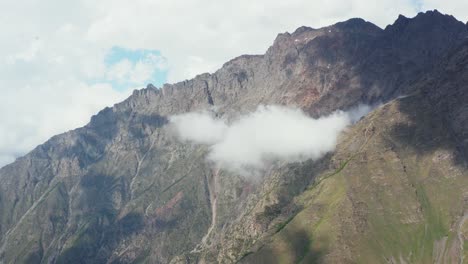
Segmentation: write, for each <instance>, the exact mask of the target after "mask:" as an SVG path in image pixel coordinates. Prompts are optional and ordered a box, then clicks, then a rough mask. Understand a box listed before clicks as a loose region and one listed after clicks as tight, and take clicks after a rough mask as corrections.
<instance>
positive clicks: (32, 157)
mask: <svg viewBox="0 0 468 264" xmlns="http://www.w3.org/2000/svg"><path fill="white" fill-rule="evenodd" d="M467 38H468V27H467V25H465V24H464V23H462V22H459V21H457V20H456V19H455V18H453V17H451V16H447V15H442V14H440V13H439V12H437V11H428V12H426V13H420V14H418V15H417V16H416V17H414V18H405V17H403V16H400V17H399V18H398V19H397V20H396V21H395V23H394V24H393V25H390V26H388V27H386V28H385V29H380V28H378V27H377V26H375V25H373V24H371V23H369V22H366V21H364V20H362V19H351V20H348V21H345V22H341V23H337V24H335V25H332V26H329V27H325V28H320V29H312V28H307V27H301V28H299V29H297V30H296V31H295V32H293V33H291V34H290V33H284V34H279V35H278V37H277V38H276V40H275V41H274V43H273V45H272V46H271V47H270V48H269V49H268V50H267V52H266V53H265V54H264V55H244V56H240V57H238V58H235V59H233V60H231V61H229V62H227V63H226V64H224V65H223V67H222V68H221V69H219V70H218V71H217V72H215V73H213V74H202V75H199V76H197V77H195V78H194V79H192V80H187V81H184V82H181V83H176V84H172V85H169V84H167V85H164V87H162V88H161V89H157V88H155V87H153V86H151V85H149V86H148V87H147V88H146V89H142V90H138V91H135V92H134V93H133V95H132V96H131V97H129V98H128V99H127V100H125V101H124V102H122V103H119V104H116V105H115V106H114V107H112V108H106V109H104V110H102V111H101V112H100V113H99V114H97V115H96V116H93V117H92V119H91V122H90V123H89V124H88V125H86V126H85V127H83V128H79V129H76V130H73V131H70V132H68V133H65V134H61V135H58V136H55V137H53V138H51V139H50V140H49V141H47V142H46V143H44V144H43V145H40V146H38V147H37V148H36V149H34V150H33V151H32V152H31V153H29V154H27V155H26V156H24V157H21V158H19V159H18V160H16V161H15V162H14V163H12V164H10V165H7V166H5V167H3V168H2V169H0V240H1V247H0V263H236V262H240V263H311V262H312V263H313V262H320V263H322V262H323V263H355V262H357V263H428V262H433V263H463V262H464V261H467V259H468V250H467V249H468V242H467V240H468V221H466V220H467V219H468V169H467V161H468V160H467V155H468V107H467V103H466V102H468V87H467V86H468V42H467V40H468V39H467ZM358 103H369V104H375V103H383V105H381V106H380V107H378V108H377V109H375V110H374V111H373V112H371V113H369V114H368V115H367V116H366V117H364V118H363V119H361V120H360V121H359V122H358V123H357V124H355V125H353V126H352V127H350V128H349V129H348V130H347V131H346V132H345V133H344V134H343V135H342V136H341V137H340V139H339V144H338V146H337V148H336V151H335V152H334V153H330V154H329V155H327V156H325V157H324V158H322V159H320V160H318V161H312V160H308V161H304V162H295V163H281V164H276V165H274V166H271V167H270V168H268V169H267V170H266V171H265V173H264V175H263V177H262V178H261V180H259V181H254V182H252V181H250V180H247V179H245V178H244V177H241V176H239V175H236V174H235V173H232V172H229V171H225V170H223V169H219V168H216V167H214V166H213V165H212V164H210V163H208V162H206V154H207V152H208V149H207V147H206V146H202V145H194V144H190V143H183V142H180V141H178V140H177V139H176V138H175V137H174V136H173V133H172V132H171V131H170V129H169V128H168V125H167V124H168V118H169V117H170V116H171V115H174V114H179V113H185V112H189V111H194V110H202V109H208V108H212V107H215V108H216V111H217V114H218V115H219V116H224V117H226V118H227V119H232V118H235V117H236V116H238V115H239V114H241V113H246V112H250V111H253V110H254V109H256V108H257V106H258V105H260V104H280V105H287V106H295V107H300V108H302V109H303V110H304V111H306V112H307V113H309V114H310V115H311V116H315V117H318V116H321V115H324V114H329V113H331V112H333V111H334V110H337V109H348V108H350V107H352V106H355V105H357V104H358Z"/></svg>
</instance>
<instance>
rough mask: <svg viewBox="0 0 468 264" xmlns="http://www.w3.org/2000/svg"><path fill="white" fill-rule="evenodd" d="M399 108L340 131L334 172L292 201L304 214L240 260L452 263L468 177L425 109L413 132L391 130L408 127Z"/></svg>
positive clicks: (386, 108)
mask: <svg viewBox="0 0 468 264" xmlns="http://www.w3.org/2000/svg"><path fill="white" fill-rule="evenodd" d="M410 100H411V99H408V103H411V101H410ZM400 103H401V102H392V103H390V104H388V105H385V106H383V107H382V108H380V109H379V110H377V111H376V112H374V113H372V114H371V115H370V116H369V117H367V118H366V119H364V120H362V121H361V122H360V123H358V124H357V125H356V126H355V127H353V129H351V130H350V131H348V132H347V133H346V135H345V136H344V137H343V139H342V141H341V143H340V144H339V147H338V149H337V153H336V154H335V155H334V157H333V159H334V162H332V163H334V167H335V169H334V170H331V171H328V172H325V173H323V176H322V177H321V178H320V177H319V178H318V181H317V182H318V184H316V185H315V186H313V187H312V188H309V189H308V190H307V191H305V192H304V193H303V194H302V195H300V196H299V197H297V199H296V203H297V204H299V205H302V206H303V207H304V209H303V210H302V211H301V212H300V213H298V214H297V215H296V216H295V217H294V218H293V219H292V220H290V221H289V222H287V223H285V225H284V226H282V228H281V229H280V230H279V232H277V233H276V234H275V235H274V236H273V237H272V238H270V240H269V241H265V242H264V243H265V245H264V246H263V247H261V248H260V250H258V251H257V252H253V253H251V254H250V255H248V256H247V257H245V258H244V259H243V260H242V262H248V263H257V262H260V261H268V263H316V262H327V263H386V262H388V261H396V262H400V261H401V260H403V261H406V262H407V263H432V262H433V259H434V258H435V256H437V255H440V256H441V257H439V260H440V262H441V263H451V262H452V261H457V260H458V253H457V252H456V251H455V252H454V250H453V248H456V247H457V245H456V241H457V239H458V238H457V234H456V232H457V231H456V230H455V229H456V228H454V226H456V222H457V220H458V219H459V218H460V215H461V214H463V210H464V208H463V206H464V202H463V193H465V192H466V191H467V187H466V186H468V180H467V179H468V175H467V173H466V170H464V169H463V168H461V167H460V165H457V164H455V163H454V159H453V155H452V154H451V153H453V149H452V148H451V146H452V145H453V142H451V141H450V140H449V139H450V135H448V134H447V132H446V131H445V129H444V127H443V125H442V124H437V123H436V124H434V121H433V120H434V118H433V117H432V116H430V115H431V112H430V111H426V110H427V109H430V107H428V108H424V107H423V108H422V109H415V111H420V113H419V114H418V115H417V119H418V126H419V127H420V128H419V129H413V130H411V129H407V130H405V129H395V127H398V126H399V125H401V124H409V123H411V120H409V119H408V116H407V114H405V113H402V112H401V111H400ZM403 103H406V102H403ZM384 121H385V122H384ZM436 121H437V120H436ZM402 131H403V132H402ZM366 142H367V144H366ZM420 144H422V145H420ZM424 144H426V145H427V146H431V148H425V146H424ZM432 146H437V147H432ZM420 149H424V150H425V151H419V150H420ZM444 238H446V240H447V242H446V243H445V244H444V243H442V242H441V241H443V240H444ZM465 244H466V243H465ZM464 248H465V251H466V245H465V247H464Z"/></svg>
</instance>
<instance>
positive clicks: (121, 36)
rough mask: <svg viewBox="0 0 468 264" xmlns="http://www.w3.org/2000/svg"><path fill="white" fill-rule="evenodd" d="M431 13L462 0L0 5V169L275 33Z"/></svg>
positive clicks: (466, 14) (450, 9) (461, 14)
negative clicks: (144, 92)
mask: <svg viewBox="0 0 468 264" xmlns="http://www.w3.org/2000/svg"><path fill="white" fill-rule="evenodd" d="M25 7H27V8H25ZM432 9H438V10H439V11H440V12H442V13H447V14H451V15H454V16H455V17H456V18H457V19H459V20H461V21H463V22H466V21H467V20H468V1H467V0H444V1H441V0H377V1H369V0H348V1H342V0H329V1H326V2H324V1H319V0H294V1H282V0H256V1H251V0H238V1H236V2H235V3H234V2H232V1H228V0H225V1H223V0H220V1H211V0H193V1H186V0H170V1H169V0H151V1H147V0H135V1H115V0H99V1H89V0H74V1H61V0H41V1H37V0H35V1H0V22H4V23H0V30H1V32H2V41H1V42H0V94H1V96H0V167H1V166H2V165H3V164H6V163H8V162H11V161H13V160H14V158H15V157H16V156H18V155H23V154H25V153H27V152H28V151H30V150H31V149H33V148H34V147H35V146H37V145H38V144H41V143H43V142H45V141H46V140H47V139H48V138H50V137H51V136H53V135H55V134H58V133H62V132H65V131H67V130H70V129H73V128H76V127H80V126H83V125H85V124H86V123H88V122H89V119H90V117H91V116H92V115H93V114H96V113H97V112H98V111H99V110H101V109H102V108H104V107H106V106H112V105H113V104H115V103H117V102H120V101H122V100H124V99H125V98H127V97H128V96H129V95H130V94H131V92H132V90H133V89H139V88H143V87H145V86H146V85H147V84H148V83H153V84H154V85H155V86H157V87H160V86H161V85H162V84H163V83H165V82H166V81H167V82H169V83H174V82H179V81H183V80H186V79H190V78H192V77H194V76H195V75H197V74H200V73H204V72H214V71H215V70H217V69H219V68H220V67H221V66H222V65H223V63H225V62H226V61H229V60H230V59H232V58H234V57H236V56H239V55H241V54H263V53H265V51H266V50H267V49H268V47H269V46H270V45H271V44H272V43H273V41H274V39H275V37H276V35H277V34H278V33H280V32H286V31H289V32H292V31H294V30H295V29H296V28H298V27H300V26H304V25H305V26H310V27H314V28H319V27H322V26H328V25H331V24H334V23H336V22H338V21H343V20H346V19H349V18H352V17H362V18H364V19H365V20H367V21H371V22H373V23H375V24H377V25H378V26H380V27H382V28H385V26H386V25H388V24H392V23H393V22H394V21H395V19H397V18H398V15H399V14H402V15H405V16H407V17H413V16H415V15H417V13H418V12H420V11H426V10H432ZM70 10H72V12H70ZM226 10H228V12H226ZM103 52H104V54H103ZM105 54H107V55H105ZM11 113H14V114H11Z"/></svg>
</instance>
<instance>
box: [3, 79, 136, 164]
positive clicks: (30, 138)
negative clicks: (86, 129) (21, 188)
mask: <svg viewBox="0 0 468 264" xmlns="http://www.w3.org/2000/svg"><path fill="white" fill-rule="evenodd" d="M127 95H128V94H127V93H120V92H116V91H115V90H113V89H112V87H110V86H109V85H107V84H96V85H93V86H90V85H87V84H85V83H80V82H78V81H76V80H70V81H69V82H63V81H57V82H53V83H52V82H51V83H47V84H42V85H38V86H34V87H29V86H22V87H19V88H18V89H16V90H6V91H3V94H2V97H0V113H2V114H1V115H0V120H1V124H0V166H1V165H4V164H7V163H9V162H11V161H13V160H14V159H15V158H16V157H17V156H18V155H22V154H24V153H26V152H28V151H30V150H32V149H33V148H34V147H35V146H37V145H38V144H40V143H43V142H45V141H46V140H47V139H48V138H50V137H51V136H52V135H55V134H59V133H62V132H65V131H67V130H69V129H73V128H76V127H80V126H83V125H85V124H86V123H87V122H88V121H89V119H90V117H91V115H93V114H95V113H96V112H97V111H99V110H100V109H102V108H104V107H105V106H111V105H112V104H113V103H114V102H117V101H121V100H123V99H124V98H125V97H127ZM15 98H18V99H15Z"/></svg>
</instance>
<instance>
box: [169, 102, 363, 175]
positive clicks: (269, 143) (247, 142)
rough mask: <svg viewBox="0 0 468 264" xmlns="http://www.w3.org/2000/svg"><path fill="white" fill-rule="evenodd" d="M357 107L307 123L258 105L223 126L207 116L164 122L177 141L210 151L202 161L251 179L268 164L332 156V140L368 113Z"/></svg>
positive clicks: (295, 114) (284, 110)
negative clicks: (169, 127) (208, 147)
mask: <svg viewBox="0 0 468 264" xmlns="http://www.w3.org/2000/svg"><path fill="white" fill-rule="evenodd" d="M370 109H371V108H370V107H369V106H365V105H360V106H358V107H356V108H354V109H352V110H350V111H347V112H344V111H336V112H334V113H332V114H331V115H329V116H324V117H321V118H319V119H313V118H311V117H309V116H307V115H306V114H305V113H304V112H302V111H301V110H299V109H295V108H288V107H284V106H274V105H273V106H260V107H258V109H257V110H256V111H255V112H252V113H250V114H247V115H244V116H241V117H239V118H238V119H236V120H235V121H233V122H232V123H231V124H229V125H228V124H227V123H226V122H225V121H224V120H222V119H217V118H214V117H213V115H212V114H211V113H209V112H191V113H186V114H181V115H176V116H173V117H171V118H170V122H171V125H172V127H173V129H174V131H175V132H176V133H177V135H178V137H179V138H180V139H181V140H182V141H189V142H194V143H198V144H206V145H209V146H210V153H209V155H208V159H209V160H210V161H212V162H214V163H215V164H217V166H220V167H222V168H225V169H228V170H231V171H234V172H236V173H239V174H241V175H244V176H257V175H259V174H260V172H261V171H262V170H263V169H264V168H265V167H266V166H267V165H268V164H270V163H271V162H274V161H301V160H305V159H314V160H316V159H319V158H321V157H323V156H324V155H325V154H326V153H328V152H330V151H333V150H334V149H335V146H336V141H337V138H338V135H339V133H340V132H341V131H343V129H344V128H345V127H346V126H348V125H350V124H352V123H354V122H356V121H357V120H358V119H359V118H360V117H362V116H364V115H365V114H367V113H368V112H369V111H370Z"/></svg>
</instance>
